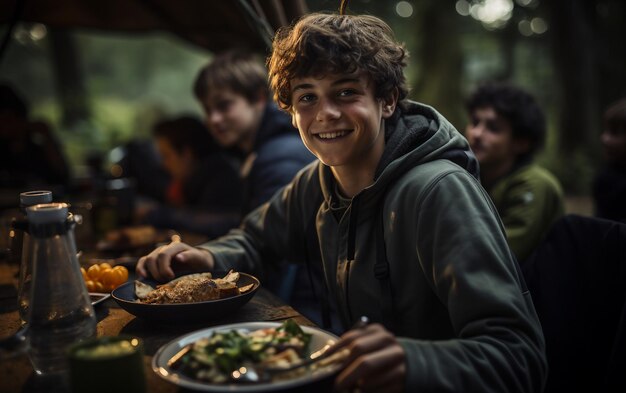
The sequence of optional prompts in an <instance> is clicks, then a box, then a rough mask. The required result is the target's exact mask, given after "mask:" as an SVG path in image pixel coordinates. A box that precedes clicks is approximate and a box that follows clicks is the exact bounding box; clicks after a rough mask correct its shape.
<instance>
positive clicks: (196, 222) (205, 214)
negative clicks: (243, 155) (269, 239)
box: [138, 116, 243, 238]
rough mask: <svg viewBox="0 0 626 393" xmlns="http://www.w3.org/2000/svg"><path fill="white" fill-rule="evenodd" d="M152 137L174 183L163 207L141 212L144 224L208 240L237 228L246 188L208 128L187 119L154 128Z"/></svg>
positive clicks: (231, 159) (165, 122)
mask: <svg viewBox="0 0 626 393" xmlns="http://www.w3.org/2000/svg"><path fill="white" fill-rule="evenodd" d="M153 136H154V141H155V144H156V147H157V151H158V152H159V155H160V157H161V161H162V165H163V167H164V168H165V170H166V171H167V172H168V173H169V175H170V177H171V181H170V183H169V185H168V187H167V190H166V191H165V202H166V203H165V204H162V205H158V206H151V207H148V208H146V207H141V208H139V211H138V215H139V216H140V217H142V218H143V220H142V221H143V222H144V223H147V224H151V225H153V226H155V227H157V228H167V229H174V230H183V231H192V232H195V233H200V234H203V235H206V236H209V237H210V238H213V237H217V236H220V235H223V234H225V233H226V232H228V230H230V229H232V228H234V227H236V226H237V225H239V222H240V220H241V210H242V202H243V197H242V194H243V185H242V182H241V179H240V178H239V169H238V164H237V162H236V159H235V158H234V157H232V156H230V155H229V154H228V153H227V152H225V151H223V149H222V148H221V147H220V146H219V145H218V144H217V143H216V142H215V140H214V139H213V137H212V136H211V134H210V133H209V131H208V130H207V129H206V127H205V126H204V124H202V122H201V121H200V120H198V119H196V118H194V117H188V116H187V117H179V118H176V119H172V120H165V121H162V122H160V123H158V124H156V126H155V127H154V129H153Z"/></svg>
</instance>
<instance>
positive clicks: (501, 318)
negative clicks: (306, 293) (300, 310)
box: [137, 14, 547, 392]
mask: <svg viewBox="0 0 626 393" xmlns="http://www.w3.org/2000/svg"><path fill="white" fill-rule="evenodd" d="M407 55H408V54H407V52H406V50H405V49H404V47H403V46H402V45H401V44H399V43H397V41H396V40H395V38H394V37H393V32H392V30H391V28H390V27H389V26H388V25H387V24H386V23H384V22H383V21H382V20H380V19H378V18H376V17H373V16H365V15H334V14H310V15H307V16H305V17H303V18H302V19H300V20H299V21H298V22H297V23H295V25H292V26H290V27H287V28H284V29H281V30H279V31H278V32H277V34H276V36H275V38H274V44H273V51H272V54H271V56H270V58H269V59H268V65H269V70H270V82H271V85H272V88H273V91H274V98H275V100H276V101H277V102H278V104H279V105H280V106H281V107H282V108H283V109H284V110H286V111H288V112H289V113H290V114H291V117H292V121H293V123H294V125H295V126H297V128H298V130H299V132H300V136H301V138H302V140H303V141H304V144H305V145H306V146H307V148H308V149H309V150H310V151H311V152H313V154H314V155H315V156H316V157H317V158H318V159H319V162H314V163H312V164H310V165H309V166H307V167H306V168H304V169H303V170H302V171H300V172H299V173H298V175H296V177H295V178H294V179H293V181H292V182H291V183H290V184H289V185H287V186H286V187H284V188H283V189H282V191H281V192H279V193H277V194H275V195H274V197H272V199H270V201H269V202H267V203H266V204H264V205H263V206H261V207H259V208H258V209H256V210H255V211H253V212H252V213H250V214H249V215H248V216H247V217H246V218H245V220H244V223H243V225H242V226H241V227H240V228H239V229H236V230H233V231H231V232H230V233H229V234H227V235H226V236H224V237H222V238H220V239H217V240H215V241H212V242H209V243H205V244H203V245H201V246H199V247H191V246H189V245H186V244H184V243H173V244H170V245H167V246H163V247H161V248H159V249H157V250H154V251H153V252H151V253H150V254H149V255H147V256H144V257H142V258H140V260H139V262H138V264H137V272H138V274H139V275H141V276H147V275H151V276H153V277H155V278H157V279H161V280H166V279H170V278H171V277H173V276H174V271H173V269H176V268H182V269H185V270H190V269H193V270H212V269H225V268H234V269H237V270H239V271H243V272H249V273H252V274H256V275H258V276H260V277H263V274H264V269H265V268H266V266H268V265H270V264H271V263H272V261H275V260H280V259H281V258H287V259H289V260H293V261H302V262H303V263H307V262H308V263H316V262H317V263H321V264H322V265H323V271H324V273H325V286H326V287H325V288H324V290H323V291H321V294H320V296H321V300H320V303H321V304H324V303H325V302H332V303H333V304H334V305H335V307H336V309H337V312H338V313H339V315H340V317H341V320H342V324H343V328H344V330H346V332H345V333H344V334H343V335H342V337H341V339H340V340H339V341H338V343H337V344H336V346H334V347H333V348H331V351H335V350H339V349H340V348H344V347H347V348H349V349H350V356H349V358H348V359H347V361H346V364H345V368H344V369H343V370H342V371H341V372H340V373H339V375H338V376H337V378H336V380H335V387H336V388H337V389H338V390H346V391H361V392H380V391H385V392H402V391H406V392H417V391H424V392H428V391H437V392H540V391H541V390H542V388H543V385H544V382H545V378H546V373H547V366H546V360H545V348H544V340H543V335H542V332H541V327H540V325H539V321H538V319H537V315H536V313H535V310H534V308H533V305H532V301H531V298H530V294H529V293H528V291H527V290H526V288H525V286H524V283H523V278H522V276H521V273H520V270H519V268H518V265H517V264H516V263H515V260H514V257H513V255H512V253H511V251H510V250H509V247H508V245H507V243H506V238H505V234H504V228H503V227H502V225H501V222H500V220H499V219H498V216H497V212H496V210H495V207H494V206H493V204H492V203H491V201H490V199H489V196H488V195H487V194H486V192H485V191H484V189H483V188H482V187H481V186H480V184H479V182H478V180H477V179H476V178H475V177H474V175H473V174H472V173H471V172H472V171H473V170H474V169H475V168H476V167H477V163H476V161H475V158H474V157H473V155H472V153H471V151H470V149H469V145H468V143H467V141H466V140H465V138H464V137H463V136H462V135H461V134H460V133H459V132H458V131H456V130H455V129H454V127H453V126H452V125H451V124H450V123H449V122H448V121H447V120H446V119H445V118H443V117H442V116H441V115H440V114H439V113H438V112H437V111H436V110H435V109H433V108H431V107H429V106H427V105H423V104H420V103H417V102H412V101H409V100H407V99H406V97H407V94H408V89H407V85H406V80H405V77H404V72H403V69H404V67H405V66H406V61H407ZM363 315H365V316H368V317H369V319H370V320H371V321H372V322H373V323H371V324H370V325H368V326H366V327H364V328H358V329H352V330H349V329H350V326H352V325H353V324H354V323H355V321H358V320H359V318H360V317H361V316H363Z"/></svg>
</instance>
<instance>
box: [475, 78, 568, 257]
mask: <svg viewBox="0 0 626 393" xmlns="http://www.w3.org/2000/svg"><path fill="white" fill-rule="evenodd" d="M466 107H467V111H468V114H469V124H468V125H467V127H466V129H465V136H466V137H467V140H468V141H469V143H470V146H471V148H472V150H473V151H474V154H475V155H476V158H477V159H478V162H479V163H480V179H481V182H482V185H483V187H485V189H486V190H487V192H488V193H489V196H491V199H492V200H493V203H494V204H495V206H496V209H498V213H499V214H500V218H501V219H502V223H503V224H504V228H505V230H506V235H507V240H508V243H509V246H510V247H511V250H512V251H513V252H514V254H515V255H516V257H517V259H518V261H519V262H520V263H523V261H525V260H526V259H527V258H528V257H529V256H530V254H531V253H532V252H533V251H534V250H535V248H536V247H537V246H538V245H539V243H540V242H541V240H542V239H543V237H544V236H545V234H546V232H547V231H548V230H549V229H550V227H551V226H552V224H553V223H554V221H556V220H557V219H558V218H559V217H561V216H562V215H563V214H564V202H563V191H562V189H561V185H560V183H559V181H558V180H557V179H556V178H555V177H554V176H553V175H552V174H551V173H550V172H548V171H547V170H546V169H544V168H542V167H540V166H539V165H537V164H536V163H534V162H533V157H534V155H535V153H536V152H537V151H538V150H539V149H540V148H541V147H542V146H543V143H544V139H545V133H546V123H545V117H544V114H543V111H542V110H541V108H540V107H539V105H538V104H537V102H536V101H535V99H534V98H533V97H532V96H531V95H530V94H529V93H527V92H526V91H524V90H522V89H520V88H518V87H515V86H512V85H508V84H496V83H490V84H485V85H482V86H480V87H479V88H478V89H476V90H475V91H474V92H473V94H471V96H470V97H469V98H468V100H467V103H466Z"/></svg>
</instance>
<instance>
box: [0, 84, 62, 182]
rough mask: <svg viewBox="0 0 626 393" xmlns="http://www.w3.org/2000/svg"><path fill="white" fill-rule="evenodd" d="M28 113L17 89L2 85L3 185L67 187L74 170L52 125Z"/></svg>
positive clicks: (0, 161)
mask: <svg viewBox="0 0 626 393" xmlns="http://www.w3.org/2000/svg"><path fill="white" fill-rule="evenodd" d="M28 112H29V108H28V104H27V102H26V101H25V100H24V99H23V98H22V97H20V96H19V94H18V93H17V92H16V91H15V89H14V88H13V87H12V86H10V85H8V84H0V188H23V189H26V188H34V187H41V186H62V187H63V188H64V189H65V188H67V187H68V186H69V183H70V169H69V166H68V164H67V161H66V159H65V155H64V154H63V150H62V148H61V146H60V144H59V142H58V140H57V139H56V137H55V136H54V134H53V132H52V130H51V129H50V127H49V126H48V125H46V124H45V123H42V122H40V121H31V120H29V113H28ZM59 192H62V191H61V190H59ZM59 192H55V194H58V193H59Z"/></svg>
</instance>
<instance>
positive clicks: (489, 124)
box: [485, 120, 501, 134]
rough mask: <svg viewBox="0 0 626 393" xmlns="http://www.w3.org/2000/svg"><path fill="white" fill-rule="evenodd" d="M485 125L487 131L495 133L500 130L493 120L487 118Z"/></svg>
mask: <svg viewBox="0 0 626 393" xmlns="http://www.w3.org/2000/svg"><path fill="white" fill-rule="evenodd" d="M485 127H487V129H488V130H489V131H491V132H493V133H496V134H497V133H499V132H500V131H501V128H500V126H499V125H498V123H497V122H495V121H491V120H487V122H485Z"/></svg>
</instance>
